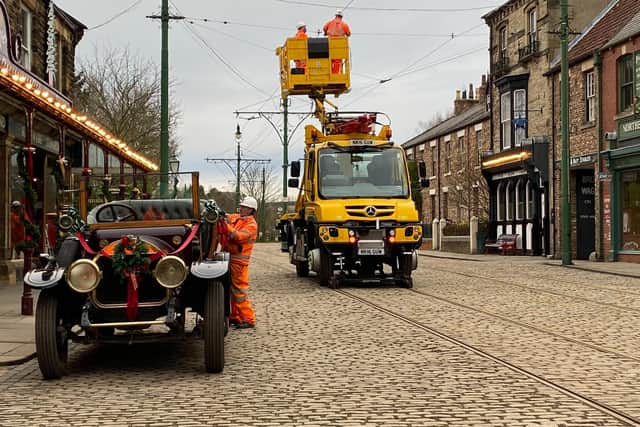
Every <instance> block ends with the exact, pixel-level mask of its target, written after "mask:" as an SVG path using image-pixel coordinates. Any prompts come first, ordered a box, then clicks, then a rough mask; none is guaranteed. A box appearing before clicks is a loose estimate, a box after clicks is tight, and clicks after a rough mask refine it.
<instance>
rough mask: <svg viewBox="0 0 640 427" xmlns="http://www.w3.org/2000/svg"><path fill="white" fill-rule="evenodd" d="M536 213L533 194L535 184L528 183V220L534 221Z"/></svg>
mask: <svg viewBox="0 0 640 427" xmlns="http://www.w3.org/2000/svg"><path fill="white" fill-rule="evenodd" d="M534 212H535V198H534V193H533V184H531V181H530V180H528V181H527V219H533V215H534Z"/></svg>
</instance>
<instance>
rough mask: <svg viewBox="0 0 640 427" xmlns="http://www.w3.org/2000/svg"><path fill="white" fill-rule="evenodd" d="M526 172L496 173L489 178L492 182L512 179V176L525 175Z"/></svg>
mask: <svg viewBox="0 0 640 427" xmlns="http://www.w3.org/2000/svg"><path fill="white" fill-rule="evenodd" d="M526 174H527V172H526V171H524V170H517V171H510V172H501V173H496V174H493V175H492V176H491V180H492V181H497V180H499V179H506V178H513V177H514V176H520V175H526Z"/></svg>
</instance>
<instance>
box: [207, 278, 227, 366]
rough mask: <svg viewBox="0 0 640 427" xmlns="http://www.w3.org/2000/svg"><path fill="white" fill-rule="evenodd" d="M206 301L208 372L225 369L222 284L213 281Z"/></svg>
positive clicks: (208, 288)
mask: <svg viewBox="0 0 640 427" xmlns="http://www.w3.org/2000/svg"><path fill="white" fill-rule="evenodd" d="M206 292H207V293H206V296H205V301H204V365H205V368H206V370H207V372H214V373H218V372H222V369H223V368H224V329H225V320H224V290H223V288H222V283H220V282H218V281H217V280H212V281H210V282H209V283H208V285H207V291H206Z"/></svg>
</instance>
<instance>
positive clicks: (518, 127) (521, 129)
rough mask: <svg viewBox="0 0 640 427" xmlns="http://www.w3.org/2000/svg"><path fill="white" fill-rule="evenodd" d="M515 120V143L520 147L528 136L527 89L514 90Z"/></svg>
mask: <svg viewBox="0 0 640 427" xmlns="http://www.w3.org/2000/svg"><path fill="white" fill-rule="evenodd" d="M513 122H514V125H515V141H514V145H515V146H516V147H519V146H521V145H522V142H523V141H524V139H525V138H526V137H527V91H526V90H525V89H517V90H514V91H513Z"/></svg>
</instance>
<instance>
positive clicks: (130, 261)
mask: <svg viewBox="0 0 640 427" xmlns="http://www.w3.org/2000/svg"><path fill="white" fill-rule="evenodd" d="M148 251H149V247H148V246H147V244H146V243H145V242H143V241H142V240H140V239H138V238H131V237H129V236H124V237H123V238H122V239H121V240H120V243H118V244H117V245H116V246H115V248H114V249H113V257H112V258H111V262H112V265H113V270H114V272H115V273H116V274H118V275H119V276H120V278H121V280H122V281H124V280H126V276H127V275H128V274H129V273H131V272H135V271H144V270H147V269H148V268H149V264H151V257H150V255H149V253H148Z"/></svg>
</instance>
